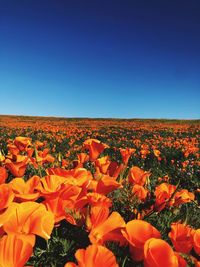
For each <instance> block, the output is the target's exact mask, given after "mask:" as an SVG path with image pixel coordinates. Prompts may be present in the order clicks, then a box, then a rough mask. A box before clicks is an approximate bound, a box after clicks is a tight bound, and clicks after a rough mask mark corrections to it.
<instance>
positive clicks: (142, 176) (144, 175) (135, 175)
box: [128, 166, 150, 186]
mask: <svg viewBox="0 0 200 267" xmlns="http://www.w3.org/2000/svg"><path fill="white" fill-rule="evenodd" d="M149 176H150V173H149V172H146V171H143V170H142V169H140V168H139V167H137V166H134V167H132V168H131V169H130V171H129V176H128V180H129V183H130V184H139V185H142V186H143V185H144V184H145V183H146V180H147V179H148V178H149Z"/></svg>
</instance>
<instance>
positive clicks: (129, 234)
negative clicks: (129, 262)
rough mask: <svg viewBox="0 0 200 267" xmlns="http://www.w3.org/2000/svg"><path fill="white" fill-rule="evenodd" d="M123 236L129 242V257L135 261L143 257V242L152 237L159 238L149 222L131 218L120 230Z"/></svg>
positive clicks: (158, 234) (157, 232)
mask: <svg viewBox="0 0 200 267" xmlns="http://www.w3.org/2000/svg"><path fill="white" fill-rule="evenodd" d="M122 234H123V236H124V237H125V238H126V240H127V241H128V242H129V248H130V252H131V257H132V259H133V260H135V261H141V260H142V259H143V257H144V253H143V248H144V244H145V242H146V241H147V240H148V239H149V238H152V237H155V238H160V233H159V231H158V230H157V229H156V228H155V227H153V226H152V225H151V224H150V223H148V222H145V221H143V220H132V221H130V222H128V223H127V224H126V228H125V229H124V230H122Z"/></svg>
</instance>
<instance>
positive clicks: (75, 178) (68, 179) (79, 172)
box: [47, 168, 93, 186]
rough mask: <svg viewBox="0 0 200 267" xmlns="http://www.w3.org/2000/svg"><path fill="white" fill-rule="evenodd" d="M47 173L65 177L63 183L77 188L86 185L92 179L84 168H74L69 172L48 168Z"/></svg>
mask: <svg viewBox="0 0 200 267" xmlns="http://www.w3.org/2000/svg"><path fill="white" fill-rule="evenodd" d="M47 173H48V174H49V175H57V176H62V177H65V180H64V182H65V183H69V184H73V185H77V186H83V185H87V184H88V183H89V181H91V180H92V179H93V177H92V174H91V173H90V172H89V171H88V170H86V169H85V168H76V169H71V170H65V169H62V168H49V169H48V170H47Z"/></svg>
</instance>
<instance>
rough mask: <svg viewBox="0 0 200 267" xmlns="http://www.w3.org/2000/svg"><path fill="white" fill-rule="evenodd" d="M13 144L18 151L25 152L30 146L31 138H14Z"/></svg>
mask: <svg viewBox="0 0 200 267" xmlns="http://www.w3.org/2000/svg"><path fill="white" fill-rule="evenodd" d="M14 144H15V145H16V146H17V148H18V149H19V150H20V151H23V150H26V148H27V147H28V146H30V145H31V138H29V137H23V136H17V137H15V140H14Z"/></svg>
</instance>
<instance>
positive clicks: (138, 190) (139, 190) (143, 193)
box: [132, 184, 148, 201]
mask: <svg viewBox="0 0 200 267" xmlns="http://www.w3.org/2000/svg"><path fill="white" fill-rule="evenodd" d="M132 193H133V194H134V195H135V196H137V197H138V199H140V200H141V201H145V199H146V197H147V194H148V190H147V189H145V188H144V187H143V186H142V185H139V184H135V185H134V186H133V189H132Z"/></svg>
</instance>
